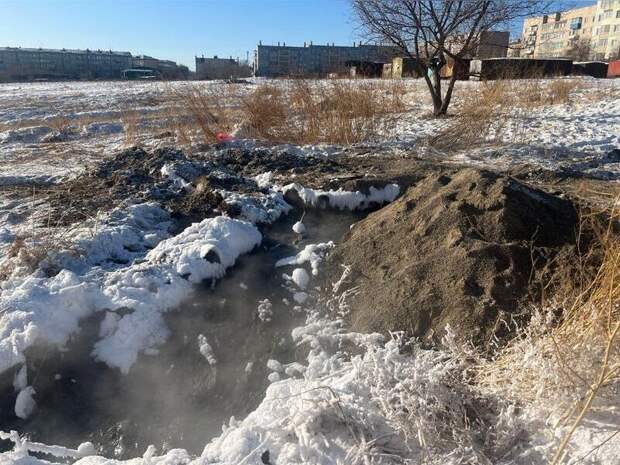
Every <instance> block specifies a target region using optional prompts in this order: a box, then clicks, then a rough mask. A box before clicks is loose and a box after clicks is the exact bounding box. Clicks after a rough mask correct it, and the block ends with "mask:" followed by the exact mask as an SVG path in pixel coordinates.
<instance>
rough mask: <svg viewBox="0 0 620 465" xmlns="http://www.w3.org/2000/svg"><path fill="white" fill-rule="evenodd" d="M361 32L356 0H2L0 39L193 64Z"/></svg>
mask: <svg viewBox="0 0 620 465" xmlns="http://www.w3.org/2000/svg"><path fill="white" fill-rule="evenodd" d="M594 1H595V0H576V1H572V2H570V3H571V4H572V6H574V5H579V6H581V5H583V4H588V3H594ZM519 28H520V25H515V30H513V32H515V31H516V30H519ZM360 38H361V37H360V36H359V34H358V33H357V32H356V27H355V22H354V18H353V15H352V13H351V8H350V1H349V0H0V46H21V47H48V48H63V47H64V48H91V49H99V48H100V49H112V50H122V51H129V52H132V53H134V54H147V55H152V56H155V57H157V58H165V59H170V60H174V61H177V62H180V63H183V64H185V65H188V66H190V68H191V69H193V68H194V56H195V55H199V56H200V55H203V54H204V55H205V56H207V55H208V56H211V55H219V56H223V57H228V56H233V57H239V58H245V56H246V52H250V58H251V57H252V51H253V50H254V47H255V45H256V44H257V43H258V41H259V40H262V41H263V43H264V44H275V43H277V42H286V43H287V44H289V45H302V44H303V42H304V41H308V42H309V41H311V40H312V41H314V43H316V44H319V43H320V44H324V43H327V42H330V43H331V42H335V43H336V44H341V45H344V44H349V43H352V42H353V41H355V40H359V39H360Z"/></svg>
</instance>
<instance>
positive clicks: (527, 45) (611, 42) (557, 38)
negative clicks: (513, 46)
mask: <svg viewBox="0 0 620 465" xmlns="http://www.w3.org/2000/svg"><path fill="white" fill-rule="evenodd" d="M521 41H522V44H521V46H522V49H521V52H520V55H521V56H523V57H530V58H560V57H570V54H571V50H573V49H574V48H575V44H576V43H577V42H579V41H581V42H582V43H583V42H589V44H590V48H591V55H590V57H588V59H596V60H609V59H617V58H620V0H598V2H597V3H596V4H593V5H590V6H585V7H581V8H575V9H572V10H567V11H564V12H560V13H556V14H555V15H545V16H539V17H535V18H527V19H526V20H525V21H524V23H523V34H522V39H521Z"/></svg>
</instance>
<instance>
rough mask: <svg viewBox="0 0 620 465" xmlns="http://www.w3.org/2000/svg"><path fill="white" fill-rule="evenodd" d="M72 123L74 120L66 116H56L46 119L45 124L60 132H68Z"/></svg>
mask: <svg viewBox="0 0 620 465" xmlns="http://www.w3.org/2000/svg"><path fill="white" fill-rule="evenodd" d="M72 124H73V122H72V121H71V120H70V119H69V118H67V117H65V116H55V117H53V118H50V119H47V120H45V125H46V126H47V127H49V128H51V129H53V130H54V131H56V132H57V133H59V134H66V133H67V132H69V127H70V126H71V125H72Z"/></svg>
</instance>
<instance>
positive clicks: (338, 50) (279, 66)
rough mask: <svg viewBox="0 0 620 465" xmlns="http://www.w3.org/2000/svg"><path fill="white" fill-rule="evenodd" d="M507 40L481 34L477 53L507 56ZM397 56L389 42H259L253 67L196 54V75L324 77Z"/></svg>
mask: <svg viewBox="0 0 620 465" xmlns="http://www.w3.org/2000/svg"><path fill="white" fill-rule="evenodd" d="M508 42H509V33H508V32H496V31H489V32H487V33H485V34H483V35H482V37H481V40H480V44H479V45H478V47H477V50H476V51H475V53H474V55H475V56H476V57H479V58H492V57H505V56H506V54H507V51H508ZM395 58H403V54H402V52H401V51H400V50H399V49H398V48H397V47H394V46H386V45H367V44H361V43H360V44H356V43H353V45H352V46H342V45H335V44H326V45H315V44H313V43H312V42H310V43H307V42H306V43H304V45H303V46H300V47H297V46H290V45H286V43H282V44H280V43H278V44H277V45H263V44H262V43H261V42H259V43H258V46H257V47H256V51H255V52H254V65H253V67H250V66H249V64H248V63H247V62H245V63H243V62H240V61H239V60H233V59H232V58H218V57H217V56H214V57H213V58H205V57H204V56H203V57H196V76H197V78H199V79H229V78H240V77H248V76H252V75H254V76H257V77H270V78H273V77H280V76H303V77H323V76H328V75H330V74H338V75H343V74H347V73H349V71H350V70H351V69H352V68H357V70H358V71H359V70H360V69H361V70H364V71H366V72H368V71H369V70H373V71H375V70H382V69H383V67H384V65H391V63H392V62H393V60H394V59H395ZM376 72H378V73H379V74H380V73H381V72H380V71H376Z"/></svg>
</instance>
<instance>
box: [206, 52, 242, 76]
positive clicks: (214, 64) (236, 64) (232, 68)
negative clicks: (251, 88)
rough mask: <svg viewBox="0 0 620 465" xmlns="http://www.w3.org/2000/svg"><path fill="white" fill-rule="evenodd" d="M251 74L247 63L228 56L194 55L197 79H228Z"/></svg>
mask: <svg viewBox="0 0 620 465" xmlns="http://www.w3.org/2000/svg"><path fill="white" fill-rule="evenodd" d="M250 76H252V68H251V67H250V66H249V65H248V64H247V63H242V62H240V61H239V60H233V58H232V57H230V58H220V57H218V56H217V55H215V56H214V57H213V58H208V57H207V58H205V57H204V56H203V57H196V77H197V78H198V79H230V78H245V77H250Z"/></svg>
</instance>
